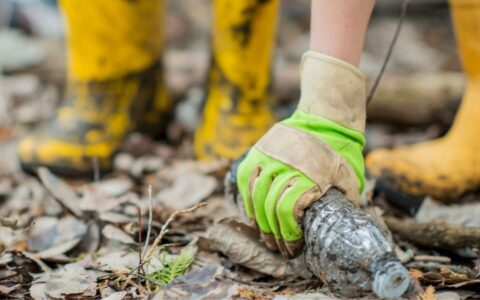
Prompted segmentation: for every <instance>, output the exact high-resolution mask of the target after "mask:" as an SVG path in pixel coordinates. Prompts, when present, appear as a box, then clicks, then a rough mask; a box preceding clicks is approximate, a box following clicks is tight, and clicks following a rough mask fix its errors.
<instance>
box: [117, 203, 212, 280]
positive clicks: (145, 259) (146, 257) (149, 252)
mask: <svg viewBox="0 0 480 300" xmlns="http://www.w3.org/2000/svg"><path fill="white" fill-rule="evenodd" d="M205 205H206V203H205V202H201V203H197V204H195V205H194V206H192V207H190V208H187V209H183V210H177V211H175V212H173V213H172V214H171V215H170V217H168V219H167V221H166V222H165V223H164V224H163V226H162V228H161V230H160V233H159V234H158V236H157V237H156V239H155V241H154V242H153V244H152V246H150V248H148V250H147V252H146V253H145V255H143V257H142V258H141V260H140V261H139V264H138V266H136V267H135V268H133V269H132V270H130V272H128V279H129V280H131V277H132V276H133V273H134V272H135V271H137V270H139V269H141V268H143V266H144V265H145V264H146V263H147V262H149V261H150V260H151V259H152V258H153V256H152V254H153V252H154V250H155V248H156V247H158V245H159V244H160V242H161V240H162V238H163V237H164V236H165V234H167V232H168V226H170V223H172V222H173V221H174V220H175V219H176V218H177V217H178V216H181V215H185V214H188V213H192V212H194V211H195V210H197V209H199V208H200V207H203V206H205ZM144 273H145V272H144ZM126 283H127V282H125V284H124V286H122V289H124V288H125V287H126Z"/></svg>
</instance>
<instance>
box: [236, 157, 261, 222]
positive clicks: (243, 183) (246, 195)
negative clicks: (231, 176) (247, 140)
mask: <svg viewBox="0 0 480 300" xmlns="http://www.w3.org/2000/svg"><path fill="white" fill-rule="evenodd" d="M252 151H253V149H252V150H251V151H250V152H249V154H248V155H247V157H246V158H245V159H244V160H243V161H242V162H241V163H240V165H239V166H238V170H237V186H238V191H239V192H240V195H241V196H242V199H243V204H244V206H245V213H246V214H247V217H248V218H250V219H253V218H254V217H255V213H254V208H253V203H252V198H251V189H250V187H251V185H253V182H252V180H253V179H252V176H254V177H253V178H255V176H256V173H257V172H258V170H257V169H258V165H259V164H258V160H257V159H255V156H254V155H252Z"/></svg>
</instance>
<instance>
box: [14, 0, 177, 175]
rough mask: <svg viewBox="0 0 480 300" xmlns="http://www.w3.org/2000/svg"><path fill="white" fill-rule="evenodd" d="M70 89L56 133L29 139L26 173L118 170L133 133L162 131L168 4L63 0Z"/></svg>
mask: <svg viewBox="0 0 480 300" xmlns="http://www.w3.org/2000/svg"><path fill="white" fill-rule="evenodd" d="M61 5H62V8H63V10H64V12H65V15H66V19H67V32H68V36H67V50H68V59H69V61H68V71H69V74H68V76H69V78H68V92H67V100H66V101H65V104H64V105H63V106H62V107H61V108H59V110H58V112H57V115H56V117H55V119H54V120H53V121H52V122H51V123H50V124H49V126H48V128H47V129H46V130H45V131H43V132H41V133H39V134H33V135H30V136H27V137H25V138H24V139H23V140H21V142H20V144H19V147H18V151H19V156H20V161H21V164H22V166H23V168H24V169H25V170H26V171H30V172H32V171H34V170H35V168H37V167H39V166H46V167H48V168H50V169H52V170H53V171H55V172H57V173H61V174H64V175H73V176H82V175H88V176H90V175H91V174H92V173H93V171H94V166H98V167H99V170H100V171H101V172H105V171H108V170H110V169H111V167H112V157H113V155H114V154H115V152H116V151H117V150H118V148H119V146H120V144H121V142H122V140H123V139H124V137H125V136H126V134H128V133H129V132H130V131H132V130H134V129H137V130H144V129H147V130H152V129H154V130H158V129H160V127H161V122H162V121H164V115H165V114H166V113H167V112H168V109H169V101H168V97H167V93H166V89H165V86H164V83H163V75H162V72H161V66H160V63H159V60H160V56H161V50H162V38H161V34H162V33H161V29H162V26H161V24H160V23H161V22H162V20H163V18H162V12H163V1H157V0H143V1H125V0H108V1H77V0H62V1H61Z"/></svg>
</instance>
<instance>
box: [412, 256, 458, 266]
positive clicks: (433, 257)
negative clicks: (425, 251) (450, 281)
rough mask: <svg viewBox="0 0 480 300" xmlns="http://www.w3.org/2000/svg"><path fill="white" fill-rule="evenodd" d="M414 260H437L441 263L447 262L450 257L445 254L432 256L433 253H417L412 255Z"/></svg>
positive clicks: (450, 260)
mask: <svg viewBox="0 0 480 300" xmlns="http://www.w3.org/2000/svg"><path fill="white" fill-rule="evenodd" d="M414 260H415V261H431V262H438V263H442V264H449V263H451V262H452V259H451V258H450V257H447V256H434V255H417V256H415V257H414Z"/></svg>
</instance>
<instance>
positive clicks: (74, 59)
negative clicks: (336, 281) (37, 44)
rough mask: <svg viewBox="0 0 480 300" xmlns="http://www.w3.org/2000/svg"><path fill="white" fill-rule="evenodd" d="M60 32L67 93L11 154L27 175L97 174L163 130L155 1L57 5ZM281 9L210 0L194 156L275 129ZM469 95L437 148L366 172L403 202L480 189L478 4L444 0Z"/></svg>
mask: <svg viewBox="0 0 480 300" xmlns="http://www.w3.org/2000/svg"><path fill="white" fill-rule="evenodd" d="M60 2H61V5H62V7H63V10H64V12H65V13H66V17H67V23H68V27H67V30H68V55H69V64H68V65H69V79H70V80H69V93H68V95H69V96H68V99H67V101H66V104H65V105H64V106H62V107H61V108H60V109H59V111H58V114H57V117H56V119H55V120H54V121H53V122H52V124H51V125H50V127H49V128H48V130H47V131H46V132H45V133H44V134H43V135H33V136H29V137H26V138H25V139H23V140H22V141H21V143H20V145H19V154H20V159H21V162H22V165H23V167H24V168H25V169H27V170H32V169H34V168H35V167H37V166H47V167H49V168H51V169H53V170H54V171H57V172H60V173H67V174H72V175H83V174H91V173H92V172H93V170H92V167H93V164H92V160H93V159H96V160H97V161H98V163H99V166H100V169H101V170H102V171H107V170H109V169H111V161H112V160H111V158H112V156H113V155H114V153H115V151H116V150H117V149H118V148H119V146H120V143H121V142H122V140H123V138H124V137H125V136H126V134H128V133H129V132H131V131H132V130H145V129H146V130H147V131H151V130H152V129H153V130H159V129H160V128H161V127H162V121H163V122H165V118H166V114H167V113H168V112H169V110H170V103H169V98H168V93H167V90H166V88H165V83H164V80H163V75H162V72H161V71H162V70H161V69H162V68H161V64H160V57H161V54H162V49H163V45H162V30H161V29H162V27H163V26H162V24H161V23H162V22H163V21H164V18H163V16H162V14H163V11H164V9H163V5H164V4H163V3H162V1H157V0H141V1H127V0H104V1H103V0H102V1H78V0H61V1H60ZM278 2H279V1H278V0H270V1H262V0H239V1H228V0H215V1H214V26H213V27H214V28H213V32H214V34H213V38H212V52H213V63H212V66H211V68H210V72H209V83H208V90H207V92H208V95H207V98H206V102H205V107H204V115H203V122H202V124H201V126H200V127H199V128H198V130H197V132H196V136H195V152H196V154H197V156H198V157H199V158H214V157H219V156H220V157H226V158H229V159H234V158H236V157H238V156H239V155H240V154H241V153H243V152H244V151H245V150H246V149H248V147H250V146H251V145H252V144H253V143H254V142H255V141H256V140H257V139H258V138H259V137H260V136H261V135H262V134H263V133H264V132H265V131H266V130H267V129H268V128H269V127H270V125H271V124H272V123H273V121H274V117H273V115H272V113H271V110H270V109H269V102H270V99H271V95H270V93H269V86H270V64H271V62H270V60H271V57H272V48H273V41H274V36H275V32H274V31H275V30H274V28H275V23H276V14H277V8H278ZM451 4H452V16H453V20H454V25H455V28H456V33H457V43H458V47H459V49H460V53H461V57H462V59H463V64H464V67H465V73H466V75H467V77H468V87H467V90H466V92H465V95H464V99H463V103H462V106H461V108H460V110H459V112H458V114H457V117H456V120H455V123H454V124H453V127H452V128H451V130H450V131H449V133H448V134H447V135H446V136H445V137H443V138H441V139H438V140H435V141H431V142H427V143H422V144H418V145H414V146H411V147H405V148H399V149H394V150H377V151H374V152H373V153H371V154H370V155H369V156H368V157H367V161H366V163H367V169H368V170H369V171H370V173H372V174H373V175H374V176H377V177H379V178H380V180H381V181H382V182H383V183H385V184H386V185H387V186H389V187H392V188H397V189H399V190H401V191H402V192H404V193H405V194H406V195H409V196H413V197H421V196H424V195H431V196H433V197H435V198H436V199H439V200H445V201H449V200H455V199H457V198H458V197H459V196H460V195H462V194H463V193H465V192H466V191H471V190H475V189H478V188H479V186H480V139H479V138H478V137H477V136H476V134H478V133H479V132H480V121H479V120H478V119H477V118H480V78H479V77H480V31H478V28H480V0H452V1H451Z"/></svg>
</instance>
